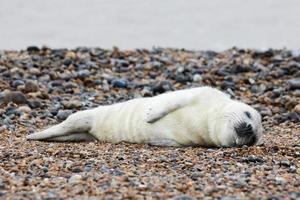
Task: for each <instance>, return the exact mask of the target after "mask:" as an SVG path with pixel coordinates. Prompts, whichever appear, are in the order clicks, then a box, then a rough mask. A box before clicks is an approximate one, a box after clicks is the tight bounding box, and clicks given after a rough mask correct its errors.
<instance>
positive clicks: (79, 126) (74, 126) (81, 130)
mask: <svg viewBox="0 0 300 200" xmlns="http://www.w3.org/2000/svg"><path fill="white" fill-rule="evenodd" d="M92 121H93V111H92V110H86V111H80V112H77V113H74V114H72V115H70V116H69V117H68V118H67V119H66V120H65V121H63V122H62V123H60V124H57V125H55V126H52V127H50V128H48V129H46V130H44V131H41V132H37V133H34V134H31V135H28V136H27V137H26V139H28V140H46V141H91V140H94V139H95V138H94V137H93V136H92V135H90V134H89V132H90V130H91V127H92Z"/></svg>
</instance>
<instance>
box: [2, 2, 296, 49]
mask: <svg viewBox="0 0 300 200" xmlns="http://www.w3.org/2000/svg"><path fill="white" fill-rule="evenodd" d="M299 10H300V1H297V0H281V1H280V0H243V1H241V0H226V1H224V0H205V1H200V0H188V1H186V0H163V1H161V0H151V1H140V0H122V1H120V0H106V1H103V0H88V1H87V0H64V1H61V0H50V1H42V0H26V1H24V0H9V1H7V0H0V25H1V26H0V27H1V28H0V49H6V50H8V49H25V48H26V47H27V46H29V45H37V46H41V45H47V46H49V47H51V48H60V47H64V48H65V47H66V48H75V47H78V46H86V47H102V48H112V47H113V46H118V47H119V48H121V49H134V48H151V47H153V46H160V47H175V48H186V49H191V50H193V49H196V50H207V49H210V50H224V49H227V48H230V47H233V46H237V47H241V48H257V49H267V48H270V47H272V48H283V47H286V48H289V49H299V47H300V14H299V13H300V12H299Z"/></svg>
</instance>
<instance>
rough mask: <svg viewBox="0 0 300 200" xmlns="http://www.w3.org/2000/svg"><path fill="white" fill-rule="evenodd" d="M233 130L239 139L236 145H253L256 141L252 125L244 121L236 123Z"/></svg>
mask: <svg viewBox="0 0 300 200" xmlns="http://www.w3.org/2000/svg"><path fill="white" fill-rule="evenodd" d="M234 129H235V132H236V134H237V136H238V137H239V139H240V142H239V144H237V145H238V146H241V145H248V146H251V145H254V144H255V143H256V142H257V139H258V138H257V135H256V134H255V133H254V131H253V127H252V125H251V124H247V123H246V122H243V123H240V124H238V125H237V126H236V127H235V128H234Z"/></svg>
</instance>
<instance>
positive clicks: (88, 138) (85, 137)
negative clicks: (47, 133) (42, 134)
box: [45, 133, 97, 142]
mask: <svg viewBox="0 0 300 200" xmlns="http://www.w3.org/2000/svg"><path fill="white" fill-rule="evenodd" d="M95 140H97V139H96V138H94V137H93V136H92V135H90V134H87V133H73V134H71V135H66V136H58V137H53V138H49V139H46V140H45V141H49V142H51V141H52V142H92V141H95Z"/></svg>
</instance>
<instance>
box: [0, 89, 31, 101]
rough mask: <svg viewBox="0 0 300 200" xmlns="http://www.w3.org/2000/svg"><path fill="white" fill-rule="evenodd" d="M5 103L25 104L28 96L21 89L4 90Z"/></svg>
mask: <svg viewBox="0 0 300 200" xmlns="http://www.w3.org/2000/svg"><path fill="white" fill-rule="evenodd" d="M3 101H4V103H9V102H13V103H16V104H25V103H27V102H28V100H27V98H26V96H25V95H24V94H23V93H22V92H19V91H8V90H6V91H4V97H3Z"/></svg>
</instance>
